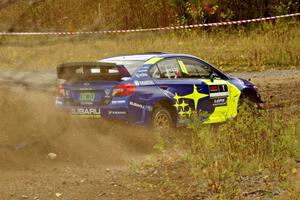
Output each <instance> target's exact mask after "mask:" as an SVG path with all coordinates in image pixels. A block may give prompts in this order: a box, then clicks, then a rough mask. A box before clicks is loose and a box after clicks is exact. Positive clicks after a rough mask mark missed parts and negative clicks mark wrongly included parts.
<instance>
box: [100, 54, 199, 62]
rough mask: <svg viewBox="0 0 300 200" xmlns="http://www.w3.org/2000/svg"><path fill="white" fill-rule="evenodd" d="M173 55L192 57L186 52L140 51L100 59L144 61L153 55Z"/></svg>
mask: <svg viewBox="0 0 300 200" xmlns="http://www.w3.org/2000/svg"><path fill="white" fill-rule="evenodd" d="M175 56H184V57H194V58H195V56H192V55H188V54H175V53H167V52H147V53H140V54H127V55H120V56H113V57H108V58H104V59H101V61H120V60H124V61H126V60H128V61H129V60H135V61H143V62H146V61H147V60H149V59H151V58H154V57H163V58H166V57H175Z"/></svg>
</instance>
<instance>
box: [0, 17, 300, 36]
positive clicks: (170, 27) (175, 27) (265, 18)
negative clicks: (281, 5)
mask: <svg viewBox="0 0 300 200" xmlns="http://www.w3.org/2000/svg"><path fill="white" fill-rule="evenodd" d="M294 16H300V13H294V14H288V15H280V16H273V17H264V18H257V19H247V20H238V21H231V22H216V23H208V24H193V25H185V26H168V27H161V28H144V29H143V28H142V29H128V30H109V31H83V32H0V35H3V36H18V35H29V36H30V35H93V34H111V33H135V32H150V31H162V30H179V29H191V28H202V27H211V26H227V25H239V24H245V23H252V22H261V21H267V20H274V19H280V18H287V17H294Z"/></svg>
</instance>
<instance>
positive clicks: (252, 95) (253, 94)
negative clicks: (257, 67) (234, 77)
mask: <svg viewBox="0 0 300 200" xmlns="http://www.w3.org/2000/svg"><path fill="white" fill-rule="evenodd" d="M243 98H248V99H249V100H250V101H252V102H253V103H262V101H261V99H260V97H259V95H258V93H257V91H256V90H255V89H252V88H244V89H243V90H241V95H240V99H243Z"/></svg>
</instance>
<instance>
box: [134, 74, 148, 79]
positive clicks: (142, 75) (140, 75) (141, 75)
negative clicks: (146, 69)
mask: <svg viewBox="0 0 300 200" xmlns="http://www.w3.org/2000/svg"><path fill="white" fill-rule="evenodd" d="M147 76H148V74H147V73H138V74H136V77H138V78H141V77H147Z"/></svg>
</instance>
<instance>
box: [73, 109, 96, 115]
mask: <svg viewBox="0 0 300 200" xmlns="http://www.w3.org/2000/svg"><path fill="white" fill-rule="evenodd" d="M72 114H74V115H100V114H101V110H100V108H73V109H72Z"/></svg>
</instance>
